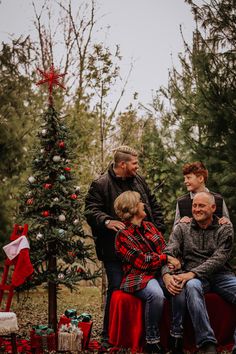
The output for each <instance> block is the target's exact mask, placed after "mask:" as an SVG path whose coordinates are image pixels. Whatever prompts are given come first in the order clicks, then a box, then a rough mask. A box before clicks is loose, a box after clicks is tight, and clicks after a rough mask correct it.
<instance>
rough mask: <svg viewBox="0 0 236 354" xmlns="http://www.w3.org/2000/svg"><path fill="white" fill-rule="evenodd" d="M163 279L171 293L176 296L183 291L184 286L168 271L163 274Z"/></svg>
mask: <svg viewBox="0 0 236 354" xmlns="http://www.w3.org/2000/svg"><path fill="white" fill-rule="evenodd" d="M163 281H164V283H165V286H166V289H167V290H168V291H169V293H170V294H172V295H173V296H175V295H178V294H180V293H181V291H182V286H181V284H180V282H179V281H178V280H176V279H175V278H174V276H173V275H170V274H168V273H166V274H165V275H164V276H163Z"/></svg>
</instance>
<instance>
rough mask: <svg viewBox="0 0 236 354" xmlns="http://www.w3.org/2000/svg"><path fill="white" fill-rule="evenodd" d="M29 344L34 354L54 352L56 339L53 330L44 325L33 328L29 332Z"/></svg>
mask: <svg viewBox="0 0 236 354" xmlns="http://www.w3.org/2000/svg"><path fill="white" fill-rule="evenodd" d="M30 344H31V348H32V350H34V353H36V354H41V353H44V352H45V351H53V350H56V337H55V333H54V331H53V329H52V328H50V327H48V326H46V325H38V326H33V329H32V331H31V332H30Z"/></svg>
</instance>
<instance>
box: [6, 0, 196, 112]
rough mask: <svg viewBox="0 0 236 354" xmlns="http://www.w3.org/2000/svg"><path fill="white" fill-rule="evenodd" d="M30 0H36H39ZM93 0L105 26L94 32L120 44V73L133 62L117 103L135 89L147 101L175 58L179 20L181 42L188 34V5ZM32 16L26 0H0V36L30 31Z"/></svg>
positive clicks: (173, 0)
mask: <svg viewBox="0 0 236 354" xmlns="http://www.w3.org/2000/svg"><path fill="white" fill-rule="evenodd" d="M73 1H74V2H75V3H78V4H80V3H81V1H80V0H73ZM34 2H35V3H36V4H42V3H43V0H35V1H34ZM98 4H99V12H98V17H99V23H101V26H104V27H106V26H107V25H109V26H110V31H109V35H108V36H107V35H106V36H105V31H104V32H102V31H101V32H100V34H99V36H101V40H105V41H106V44H107V45H109V46H115V44H119V45H120V49H121V55H122V56H123V60H122V66H121V74H122V76H123V77H125V75H127V73H128V71H129V67H130V63H131V61H133V62H134V64H135V65H134V69H133V72H132V75H131V77H130V79H129V83H128V86H127V91H126V95H125V97H124V99H123V101H122V103H121V107H120V108H122V107H125V105H127V104H128V103H129V102H130V100H131V98H132V94H133V93H134V92H135V91H137V92H138V93H139V100H140V101H142V102H143V103H144V104H147V103H148V102H150V101H151V97H152V91H153V90H154V91H155V90H156V89H158V88H159V87H160V86H161V85H164V86H166V85H167V82H168V68H170V67H172V63H174V64H175V65H177V64H178V59H177V56H178V53H179V52H181V51H182V49H183V42H182V38H181V35H180V30H179V27H180V25H181V26H182V29H183V33H184V37H185V39H186V40H187V42H189V43H190V42H191V40H192V31H193V29H194V20H193V16H192V13H191V10H190V6H189V5H187V4H186V3H185V2H184V0H98ZM102 15H104V16H102ZM33 18H34V15H33V8H32V5H31V0H0V39H1V41H6V40H7V39H8V38H9V34H16V35H18V34H24V35H27V34H31V33H32V28H33V24H32V22H33Z"/></svg>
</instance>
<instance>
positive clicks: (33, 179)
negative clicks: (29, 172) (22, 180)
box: [28, 176, 36, 183]
mask: <svg viewBox="0 0 236 354" xmlns="http://www.w3.org/2000/svg"><path fill="white" fill-rule="evenodd" d="M28 181H29V183H34V182H35V181H36V179H35V178H34V176H30V177H29V178H28Z"/></svg>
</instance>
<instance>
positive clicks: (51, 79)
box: [36, 65, 66, 105]
mask: <svg viewBox="0 0 236 354" xmlns="http://www.w3.org/2000/svg"><path fill="white" fill-rule="evenodd" d="M38 71H39V72H40V75H41V76H42V77H43V79H42V80H40V81H38V82H37V83H36V85H38V86H39V85H42V84H48V92H49V104H50V105H52V103H53V99H52V91H53V86H59V87H61V88H63V89H65V87H64V86H63V85H62V83H60V82H59V78H62V77H64V76H65V75H66V74H59V73H57V72H56V71H55V70H54V66H53V65H51V67H50V69H49V71H48V72H46V71H43V70H41V69H39V68H38Z"/></svg>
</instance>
